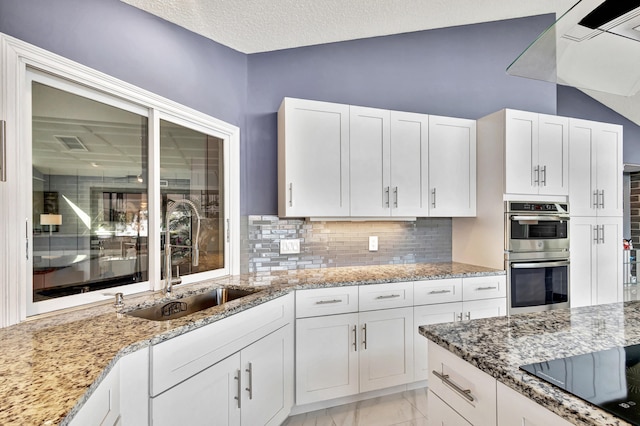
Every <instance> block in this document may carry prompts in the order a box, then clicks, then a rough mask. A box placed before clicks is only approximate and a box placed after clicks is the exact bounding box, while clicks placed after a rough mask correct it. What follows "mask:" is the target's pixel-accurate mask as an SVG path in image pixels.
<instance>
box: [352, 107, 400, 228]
mask: <svg viewBox="0 0 640 426" xmlns="http://www.w3.org/2000/svg"><path fill="white" fill-rule="evenodd" d="M389 122H390V112H389V111H388V110H381V109H374V108H365V107H356V106H351V107H350V127H351V138H350V142H349V143H350V157H349V167H350V173H351V174H350V176H351V193H350V198H351V216H355V217H358V216H389V214H390V205H391V204H390V201H391V198H390V197H391V196H392V195H391V187H390V183H389V171H390V158H391V155H390V140H391V131H390V127H389Z"/></svg>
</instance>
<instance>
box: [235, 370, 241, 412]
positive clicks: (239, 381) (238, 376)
mask: <svg viewBox="0 0 640 426" xmlns="http://www.w3.org/2000/svg"><path fill="white" fill-rule="evenodd" d="M237 373H238V375H237V376H235V377H234V379H235V380H237V381H238V396H234V397H233V398H234V399H237V400H238V408H242V398H241V396H242V395H241V394H242V380H241V378H242V376H241V374H242V373H241V372H240V370H237Z"/></svg>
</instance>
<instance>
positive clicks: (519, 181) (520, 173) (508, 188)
mask: <svg viewBox="0 0 640 426" xmlns="http://www.w3.org/2000/svg"><path fill="white" fill-rule="evenodd" d="M537 141H538V114H536V113H533V112H526V111H514V110H506V111H505V193H507V194H537V193H538V184H537V181H538V171H537V170H536V169H535V168H536V167H537V164H538V148H537Z"/></svg>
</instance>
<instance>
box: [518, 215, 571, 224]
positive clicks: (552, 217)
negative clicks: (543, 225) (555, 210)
mask: <svg viewBox="0 0 640 426" xmlns="http://www.w3.org/2000/svg"><path fill="white" fill-rule="evenodd" d="M511 220H537V221H540V222H546V221H558V220H569V215H563V214H556V215H548V216H547V215H541V216H520V215H513V216H511Z"/></svg>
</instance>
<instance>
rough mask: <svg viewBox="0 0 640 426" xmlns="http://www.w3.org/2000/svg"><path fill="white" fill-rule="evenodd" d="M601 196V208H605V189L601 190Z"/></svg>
mask: <svg viewBox="0 0 640 426" xmlns="http://www.w3.org/2000/svg"><path fill="white" fill-rule="evenodd" d="M600 196H601V197H602V201H600V208H601V209H604V189H603V190H602V191H600Z"/></svg>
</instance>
